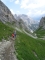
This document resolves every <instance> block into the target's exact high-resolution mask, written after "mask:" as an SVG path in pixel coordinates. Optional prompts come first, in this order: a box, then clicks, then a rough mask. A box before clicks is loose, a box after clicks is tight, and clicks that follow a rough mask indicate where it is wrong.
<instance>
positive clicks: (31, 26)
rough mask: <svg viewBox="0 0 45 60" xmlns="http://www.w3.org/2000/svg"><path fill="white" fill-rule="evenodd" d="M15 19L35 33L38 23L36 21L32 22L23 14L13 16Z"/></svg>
mask: <svg viewBox="0 0 45 60" xmlns="http://www.w3.org/2000/svg"><path fill="white" fill-rule="evenodd" d="M14 17H15V19H16V20H17V21H19V20H20V19H21V20H22V21H23V22H24V23H25V25H26V26H27V27H28V28H29V29H30V30H32V31H35V30H36V29H37V28H38V25H39V22H38V21H36V20H33V19H32V18H30V17H29V16H27V15H25V14H20V15H16V14H15V15H14Z"/></svg>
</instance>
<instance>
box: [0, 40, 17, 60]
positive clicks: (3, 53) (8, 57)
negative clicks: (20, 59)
mask: <svg viewBox="0 0 45 60" xmlns="http://www.w3.org/2000/svg"><path fill="white" fill-rule="evenodd" d="M14 51H15V50H14V44H13V42H12V41H6V40H4V41H2V42H0V60H17V58H16V55H15V54H14Z"/></svg>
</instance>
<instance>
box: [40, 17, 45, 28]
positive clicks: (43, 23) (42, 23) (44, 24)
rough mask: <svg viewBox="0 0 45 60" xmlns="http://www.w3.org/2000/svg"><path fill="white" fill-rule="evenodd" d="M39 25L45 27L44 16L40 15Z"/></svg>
mask: <svg viewBox="0 0 45 60" xmlns="http://www.w3.org/2000/svg"><path fill="white" fill-rule="evenodd" d="M39 27H42V29H45V17H42V18H41V20H40V23H39Z"/></svg>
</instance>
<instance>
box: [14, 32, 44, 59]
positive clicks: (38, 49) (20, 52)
mask: <svg viewBox="0 0 45 60" xmlns="http://www.w3.org/2000/svg"><path fill="white" fill-rule="evenodd" d="M15 47H16V52H17V53H16V54H17V57H18V59H19V60H45V40H40V39H33V38H31V37H30V36H28V35H26V34H25V33H20V32H18V31H17V38H16V40H15Z"/></svg>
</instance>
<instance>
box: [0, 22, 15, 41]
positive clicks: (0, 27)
mask: <svg viewBox="0 0 45 60" xmlns="http://www.w3.org/2000/svg"><path fill="white" fill-rule="evenodd" d="M13 30H14V29H12V28H11V27H9V26H7V25H5V24H3V23H2V22H1V21H0V41H1V40H2V39H3V38H4V39H7V38H8V37H9V36H11V34H12V32H13Z"/></svg>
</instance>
